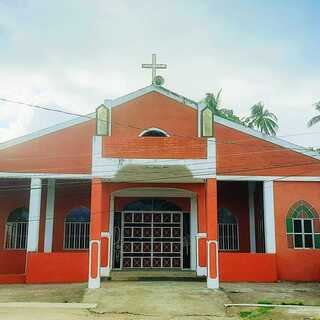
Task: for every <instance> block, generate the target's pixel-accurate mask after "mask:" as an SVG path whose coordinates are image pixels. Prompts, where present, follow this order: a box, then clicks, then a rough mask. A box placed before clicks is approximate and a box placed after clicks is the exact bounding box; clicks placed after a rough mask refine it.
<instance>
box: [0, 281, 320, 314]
mask: <svg viewBox="0 0 320 320" xmlns="http://www.w3.org/2000/svg"><path fill="white" fill-rule="evenodd" d="M3 302H64V303H67V302H84V303H97V304H98V306H97V308H96V309H92V310H86V309H84V310H83V309H82V310H77V309H54V308H51V309H50V308H49V309H39V308H9V307H2V308H1V309H0V320H13V319H14V320H20V319H21V320H22V319H23V320H38V319H41V320H57V319H59V320H74V319H79V320H82V319H86V320H91V319H95V320H100V319H101V320H103V319H111V320H120V319H124V320H133V319H134V320H144V319H155V320H158V319H159V320H160V319H161V320H169V319H170V320H181V319H184V320H187V319H197V320H198V319H199V320H202V319H203V320H208V319H234V320H237V319H258V320H267V319H270V320H271V319H272V320H276V319H279V320H280V319H281V320H283V319H284V320H286V319H301V320H302V319H303V320H309V319H317V320H318V319H319V320H320V312H319V310H320V308H318V310H317V311H312V312H310V311H309V310H303V306H302V307H301V310H300V311H299V310H290V309H278V308H275V309H268V310H266V309H264V308H256V309H253V308H238V307H231V308H227V309H225V308H224V304H225V303H261V302H264V303H279V304H283V303H294V304H303V305H305V306H306V305H314V306H320V284H318V283H273V284H252V283H250V284H248V283H237V284H235V283H232V284H231V283H230V284H227V283H224V284H222V285H221V289H220V290H208V289H207V288H206V284H205V283H203V282H182V281H178V282H174V281H158V282H151V281H146V282H142V281H137V282H136V281H128V282H127V281H109V282H104V283H103V286H102V288H101V289H97V290H88V289H87V288H86V284H72V285H0V303H3Z"/></svg>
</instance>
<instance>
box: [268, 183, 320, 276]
mask: <svg viewBox="0 0 320 320" xmlns="http://www.w3.org/2000/svg"><path fill="white" fill-rule="evenodd" d="M319 199H320V182H282V181H281V182H275V183H274V203H275V227H276V250H277V254H276V257H277V269H278V278H279V280H288V281H319V280H320V249H294V248H292V245H291V244H290V243H289V242H288V239H287V232H286V231H287V230H286V218H287V217H288V214H289V210H290V208H291V207H292V206H293V205H294V204H296V203H297V202H298V201H305V202H307V203H308V204H309V205H311V206H312V207H313V208H314V210H315V211H316V212H317V214H320V202H319ZM314 228H315V229H316V230H315V231H318V230H317V229H318V228H319V219H318V218H316V219H314Z"/></svg>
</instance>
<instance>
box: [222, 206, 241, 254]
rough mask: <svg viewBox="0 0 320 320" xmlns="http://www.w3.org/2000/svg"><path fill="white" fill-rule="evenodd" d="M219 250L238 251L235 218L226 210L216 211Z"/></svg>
mask: <svg viewBox="0 0 320 320" xmlns="http://www.w3.org/2000/svg"><path fill="white" fill-rule="evenodd" d="M218 226H219V250H223V251H237V250H239V225H238V221H237V219H236V218H235V216H234V215H233V214H232V212H231V211H229V210H228V209H226V208H220V209H219V211H218Z"/></svg>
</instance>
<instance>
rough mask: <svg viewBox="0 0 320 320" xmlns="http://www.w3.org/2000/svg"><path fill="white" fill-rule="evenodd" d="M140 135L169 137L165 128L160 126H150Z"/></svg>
mask: <svg viewBox="0 0 320 320" xmlns="http://www.w3.org/2000/svg"><path fill="white" fill-rule="evenodd" d="M139 137H169V134H168V133H167V132H165V131H164V130H161V129H158V128H149V129H147V130H144V131H142V132H141V133H140V134H139Z"/></svg>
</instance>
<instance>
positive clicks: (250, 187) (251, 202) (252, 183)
mask: <svg viewBox="0 0 320 320" xmlns="http://www.w3.org/2000/svg"><path fill="white" fill-rule="evenodd" d="M255 187H256V182H255V181H249V182H248V193H249V194H248V195H249V199H248V200H249V225H250V252H252V253H255V252H256V251H257V249H256V221H255V209H254V191H255Z"/></svg>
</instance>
